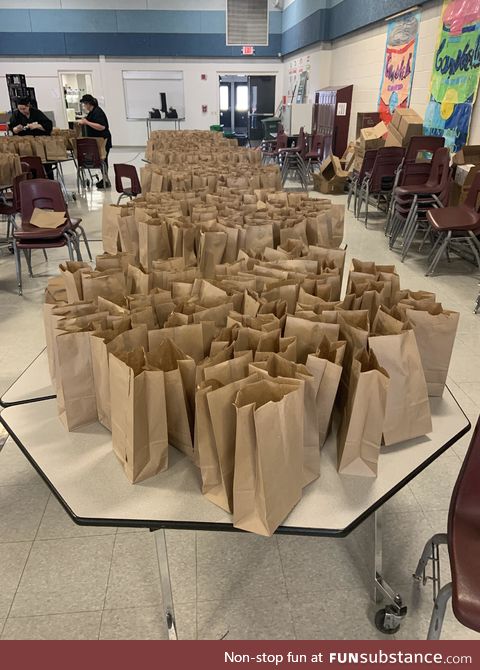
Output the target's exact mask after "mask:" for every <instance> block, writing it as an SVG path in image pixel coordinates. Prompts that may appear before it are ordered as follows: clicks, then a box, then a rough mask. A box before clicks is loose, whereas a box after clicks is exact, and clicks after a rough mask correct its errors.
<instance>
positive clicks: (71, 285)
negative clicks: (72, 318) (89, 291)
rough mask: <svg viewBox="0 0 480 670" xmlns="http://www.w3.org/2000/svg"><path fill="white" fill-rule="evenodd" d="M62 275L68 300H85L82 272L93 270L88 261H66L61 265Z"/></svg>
mask: <svg viewBox="0 0 480 670" xmlns="http://www.w3.org/2000/svg"><path fill="white" fill-rule="evenodd" d="M59 269H60V275H61V276H62V278H63V281H64V284H65V290H66V292H67V300H68V302H70V303H72V302H80V301H81V300H83V289H82V278H81V277H80V275H81V274H82V272H93V268H92V267H91V266H90V265H89V264H88V263H83V262H81V261H66V262H65V263H63V264H60V265H59Z"/></svg>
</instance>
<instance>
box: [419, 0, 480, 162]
mask: <svg viewBox="0 0 480 670" xmlns="http://www.w3.org/2000/svg"><path fill="white" fill-rule="evenodd" d="M479 75H480V0H445V1H444V3H443V11H442V17H441V23H440V33H439V36H438V41H437V46H436V49H435V54H434V61H433V72H432V80H431V85H430V101H429V103H428V105H427V111H426V113H425V121H424V127H423V129H424V133H425V135H437V136H443V137H445V146H448V148H449V149H450V150H451V151H454V152H456V151H458V150H459V149H461V148H462V147H463V146H464V145H465V144H466V143H467V141H468V133H469V130H470V122H471V119H472V111H473V105H474V102H475V99H476V97H477V89H478V79H479Z"/></svg>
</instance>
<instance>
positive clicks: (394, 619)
mask: <svg viewBox="0 0 480 670" xmlns="http://www.w3.org/2000/svg"><path fill="white" fill-rule="evenodd" d="M382 516H383V511H382V510H381V509H380V510H377V511H376V512H375V513H374V515H373V525H374V529H373V532H374V542H373V546H374V592H373V594H372V595H373V599H374V602H376V603H380V602H382V601H383V600H385V601H386V602H387V605H386V606H385V607H384V608H383V609H380V610H378V612H377V614H376V615H375V625H376V627H377V628H378V630H380V631H381V632H382V633H386V634H388V635H393V634H394V633H396V632H397V631H398V629H399V628H400V624H401V622H402V621H403V619H404V618H405V617H406V616H407V606H406V605H404V603H403V600H402V596H401V595H400V594H399V593H397V592H396V591H395V590H394V589H393V588H392V587H391V586H390V584H389V583H388V582H387V581H386V580H385V578H384V577H383V575H382V572H383V519H382Z"/></svg>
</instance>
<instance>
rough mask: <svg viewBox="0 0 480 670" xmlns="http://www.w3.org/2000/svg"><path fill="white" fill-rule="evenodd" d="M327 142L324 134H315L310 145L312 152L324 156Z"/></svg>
mask: <svg viewBox="0 0 480 670" xmlns="http://www.w3.org/2000/svg"><path fill="white" fill-rule="evenodd" d="M324 144H325V137H324V136H323V135H313V137H312V144H311V146H310V153H312V154H317V156H320V157H321V156H323V147H324Z"/></svg>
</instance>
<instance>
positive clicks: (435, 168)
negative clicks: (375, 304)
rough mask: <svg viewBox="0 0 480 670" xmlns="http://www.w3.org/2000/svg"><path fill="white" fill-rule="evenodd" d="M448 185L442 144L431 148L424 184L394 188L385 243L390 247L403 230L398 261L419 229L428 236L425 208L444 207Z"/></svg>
mask: <svg viewBox="0 0 480 670" xmlns="http://www.w3.org/2000/svg"><path fill="white" fill-rule="evenodd" d="M450 188H451V170H450V152H449V150H448V149H447V148H446V147H442V148H440V149H437V150H436V151H435V154H434V156H433V160H432V162H431V164H430V174H429V177H428V179H427V181H426V182H425V183H424V184H418V185H412V186H401V187H398V188H397V189H396V190H395V218H394V222H393V224H392V230H391V233H390V243H389V246H390V249H392V248H393V246H394V245H395V242H396V240H397V237H398V235H399V234H400V232H403V249H402V262H403V261H404V260H405V257H406V255H407V253H408V251H409V249H410V246H411V244H412V242H413V240H414V238H415V235H416V234H417V232H418V230H419V229H420V228H423V229H424V230H426V231H427V233H428V235H427V236H429V235H430V225H429V224H428V222H427V220H426V215H427V211H428V210H429V209H431V208H432V207H433V208H437V207H442V208H443V207H446V206H447V205H448V200H449V197H450ZM405 212H407V215H406V217H405ZM427 236H426V237H427ZM426 237H425V238H424V239H426Z"/></svg>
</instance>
